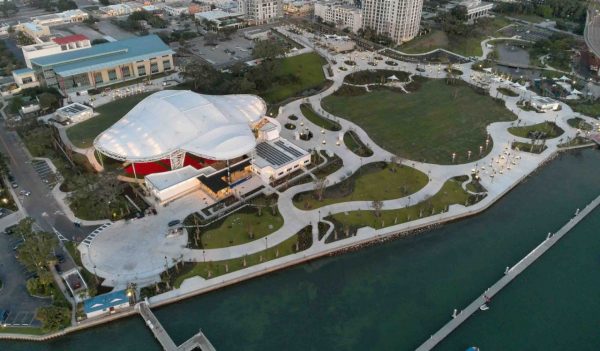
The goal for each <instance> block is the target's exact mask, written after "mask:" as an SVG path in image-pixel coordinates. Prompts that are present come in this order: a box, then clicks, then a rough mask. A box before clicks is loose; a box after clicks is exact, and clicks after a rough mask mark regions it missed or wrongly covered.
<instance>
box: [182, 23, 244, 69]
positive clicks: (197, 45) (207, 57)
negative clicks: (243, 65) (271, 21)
mask: <svg viewBox="0 0 600 351" xmlns="http://www.w3.org/2000/svg"><path fill="white" fill-rule="evenodd" d="M189 48H190V51H191V52H192V53H193V54H194V55H197V56H199V57H201V58H202V59H203V60H204V61H206V62H208V63H210V64H211V65H213V66H216V67H227V66H231V65H233V64H234V63H236V62H245V61H249V60H251V59H252V49H253V48H254V42H253V41H252V40H248V39H246V38H244V35H243V32H242V31H239V32H236V33H235V34H233V35H232V36H231V40H225V41H219V42H218V44H217V45H216V46H212V45H205V40H204V37H198V38H194V39H192V40H190V41H189Z"/></svg>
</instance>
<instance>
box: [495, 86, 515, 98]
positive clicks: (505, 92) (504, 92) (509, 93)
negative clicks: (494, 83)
mask: <svg viewBox="0 0 600 351" xmlns="http://www.w3.org/2000/svg"><path fill="white" fill-rule="evenodd" d="M497 90H498V92H499V93H500V94H502V95H506V96H510V97H517V96H519V94H517V93H515V92H514V91H512V90H510V89H508V88H498V89H497Z"/></svg>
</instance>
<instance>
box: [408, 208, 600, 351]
mask: <svg viewBox="0 0 600 351" xmlns="http://www.w3.org/2000/svg"><path fill="white" fill-rule="evenodd" d="M599 205H600V196H598V197H597V198H596V199H595V200H593V201H592V202H590V203H589V204H588V205H587V206H586V207H585V208H584V209H583V210H582V211H579V210H577V211H578V212H577V213H576V214H575V216H574V217H573V218H571V219H570V220H569V222H567V224H565V225H564V226H563V227H562V228H560V230H559V231H558V232H556V233H554V234H550V233H549V234H548V237H547V238H546V240H544V241H543V242H542V243H541V244H540V245H538V246H537V247H536V248H535V249H533V250H532V251H531V252H530V253H529V254H527V256H525V257H524V258H522V259H521V260H520V261H519V262H517V264H515V265H514V266H512V267H510V268H508V267H507V270H506V271H505V274H504V276H503V277H502V278H501V279H500V280H498V281H497V282H496V283H495V284H494V285H492V286H491V287H490V288H489V289H487V290H486V291H485V292H484V293H483V294H481V295H480V296H479V297H477V298H476V299H475V301H473V302H471V304H469V306H467V307H466V308H465V309H464V310H462V311H460V313H458V314H456V315H455V316H454V317H453V318H452V319H451V320H450V321H449V322H448V323H446V325H444V326H443V327H442V328H441V329H440V330H438V331H437V332H436V333H435V334H433V335H432V336H431V337H430V338H429V339H428V340H427V341H425V342H424V343H423V344H422V345H421V346H419V347H418V348H417V351H429V350H431V349H433V348H434V347H435V346H436V345H437V344H438V343H440V342H441V341H442V340H444V338H445V337H447V336H448V335H449V334H450V333H452V332H453V331H454V330H455V329H456V328H458V327H459V326H460V325H461V324H462V323H463V322H464V321H466V320H467V319H468V318H469V317H470V316H471V315H472V314H473V313H475V312H477V311H478V310H479V307H481V306H482V305H483V304H485V303H486V302H487V300H488V299H489V298H491V297H493V296H494V295H496V294H497V293H498V292H500V290H502V288H504V287H505V286H507V285H508V284H509V283H510V282H511V281H513V279H515V278H516V277H517V276H518V275H519V274H521V272H523V271H524V270H525V269H526V268H527V267H529V266H530V265H531V264H532V263H533V262H535V261H536V260H537V259H538V258H540V257H541V256H542V255H543V254H544V253H545V252H546V251H548V249H550V248H551V247H552V246H554V244H556V243H557V242H558V241H559V240H560V239H561V238H562V237H563V236H565V235H566V234H567V233H568V232H569V231H570V230H571V229H573V227H575V226H576V225H577V224H578V223H579V222H581V221H582V220H583V219H584V218H585V217H586V216H587V215H588V214H590V213H591V212H592V211H593V210H594V209H596V208H597V207H598V206H599Z"/></svg>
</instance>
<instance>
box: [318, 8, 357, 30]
mask: <svg viewBox="0 0 600 351" xmlns="http://www.w3.org/2000/svg"><path fill="white" fill-rule="evenodd" d="M315 16H317V17H320V18H321V19H322V20H323V21H324V22H329V23H332V24H334V25H335V26H336V27H338V28H349V29H350V30H351V31H353V32H354V33H357V32H358V30H359V29H361V28H362V11H361V10H360V9H359V8H357V7H354V6H352V5H348V4H346V3H341V2H338V3H327V2H317V3H315Z"/></svg>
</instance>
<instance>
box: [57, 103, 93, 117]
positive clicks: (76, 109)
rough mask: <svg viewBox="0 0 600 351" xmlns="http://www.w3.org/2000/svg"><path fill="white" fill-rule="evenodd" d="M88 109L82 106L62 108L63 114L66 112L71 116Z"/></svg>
mask: <svg viewBox="0 0 600 351" xmlns="http://www.w3.org/2000/svg"><path fill="white" fill-rule="evenodd" d="M86 109H87V108H86V107H85V106H80V105H69V106H65V107H63V108H61V109H60V110H61V112H66V113H68V114H69V115H74V114H77V113H79V112H81V111H85V110H86Z"/></svg>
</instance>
